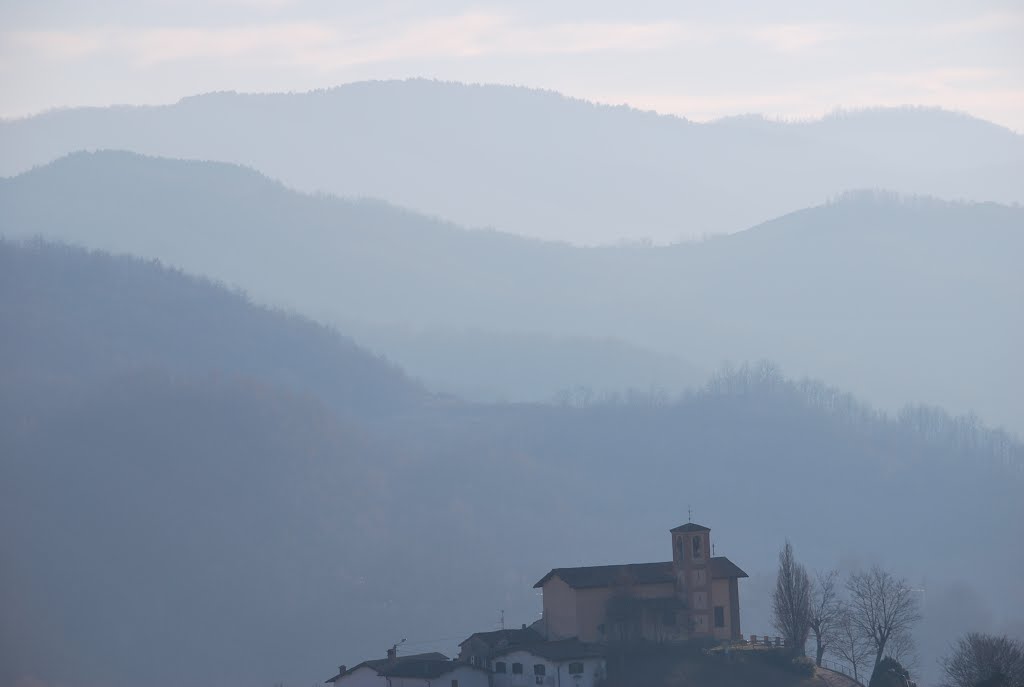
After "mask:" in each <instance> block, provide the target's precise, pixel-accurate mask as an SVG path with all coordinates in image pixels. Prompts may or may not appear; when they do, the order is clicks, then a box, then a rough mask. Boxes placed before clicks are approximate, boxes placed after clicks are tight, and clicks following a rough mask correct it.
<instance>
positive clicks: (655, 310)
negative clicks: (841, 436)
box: [0, 153, 1024, 432]
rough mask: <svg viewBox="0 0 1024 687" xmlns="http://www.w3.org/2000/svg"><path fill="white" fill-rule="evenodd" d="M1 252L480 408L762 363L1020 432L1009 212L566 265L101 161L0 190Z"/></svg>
mask: <svg viewBox="0 0 1024 687" xmlns="http://www.w3.org/2000/svg"><path fill="white" fill-rule="evenodd" d="M0 232H3V233H4V234H6V235H8V236H35V235H39V236H44V237H48V238H54V239H59V240H64V241H71V242H75V243H79V244H83V245H86V246H90V247H96V248H102V249H106V250H114V251H119V252H129V253H132V254H135V255H139V256H143V257H147V258H158V259H160V260H162V261H165V262H167V263H168V264H172V265H176V266H180V267H182V268H184V269H187V270H190V271H194V272H197V273H200V274H205V275H209V276H211V277H213V278H216V279H218V280H221V281H223V282H225V283H227V284H230V285H234V286H239V287H242V288H244V289H246V291H248V292H249V293H250V294H252V295H253V296H254V297H255V298H257V299H258V300H260V301H263V302H269V303H273V304H275V305H278V306H284V307H288V308H291V309H296V310H298V311H300V312H302V313H304V314H308V315H311V316H313V317H315V318H317V319H319V320H320V321H324V322H329V323H333V324H337V325H341V326H343V327H344V328H345V329H346V330H352V331H360V332H363V333H364V334H365V335H366V337H367V339H368V340H372V341H373V342H374V344H375V345H376V346H378V347H379V348H380V350H382V351H384V352H385V353H387V354H388V355H390V356H391V357H393V358H394V359H395V360H396V361H397V362H399V363H401V364H403V365H406V366H407V367H408V368H409V370H410V372H411V373H412V374H414V375H416V376H419V377H423V378H426V379H429V380H430V381H431V383H432V384H434V385H435V388H438V389H443V390H447V391H457V392H459V393H468V394H473V393H475V392H477V391H480V387H481V386H482V387H485V389H484V391H483V392H481V393H480V394H479V395H478V396H477V397H478V398H489V399H493V398H509V399H513V400H516V399H525V400H535V399H544V398H551V397H553V396H555V394H556V393H557V392H558V391H559V390H561V389H565V388H574V387H576V386H589V387H591V389H592V390H596V391H597V392H599V393H598V395H600V394H601V393H605V392H610V391H621V390H623V389H624V388H629V387H632V388H640V389H650V388H651V387H654V386H660V387H662V388H664V389H666V390H668V391H670V392H673V391H678V390H679V389H681V388H684V387H686V386H689V385H692V384H693V383H694V382H695V381H699V379H700V376H699V373H697V372H696V371H694V367H696V368H697V369H700V368H703V369H704V370H709V369H714V368H715V367H717V366H718V365H719V364H721V363H722V362H723V361H728V360H748V359H759V358H763V357H767V358H770V359H773V360H776V361H778V362H779V363H781V364H782V365H783V366H784V367H785V368H786V369H787V370H789V371H790V372H791V373H792V374H796V375H809V376H813V377H818V378H824V379H828V380H830V381H832V382H834V383H837V384H839V385H841V386H844V387H846V388H849V389H851V390H853V391H855V392H857V393H858V394H860V395H863V396H864V397H866V398H867V399H869V400H871V401H872V402H875V403H878V404H881V405H883V406H884V407H886V408H890V409H896V408H898V407H900V406H901V405H902V404H904V403H907V402H926V403H935V404H940V405H943V406H945V407H947V408H949V409H951V410H953V411H954V412H958V413H967V412H975V413H977V414H978V415H980V416H981V417H982V418H983V419H984V420H986V421H988V422H991V423H995V424H1002V425H1005V426H1007V427H1009V428H1011V429H1013V430H1015V431H1017V432H1020V431H1022V430H1024V417H1022V416H1021V414H1020V410H1021V409H1020V406H1019V404H1018V403H1017V402H1016V396H1017V392H1018V390H1019V389H1020V388H1021V386H1022V385H1024V378H1022V377H1021V375H1022V374H1024V371H1022V369H1021V366H1020V365H1018V364H1017V358H1018V353H1017V352H1018V351H1019V350H1021V349H1022V348H1024V322H1022V321H1021V318H1019V317H1017V311H1018V309H1019V308H1018V304H1019V301H1020V298H1021V294H1024V276H1022V272H1021V270H1019V269H1018V265H1017V261H1016V258H1015V256H1017V255H1020V254H1021V253H1022V252H1024V210H1022V209H1021V208H1019V207H1010V206H1002V205H995V204H974V203H947V202H943V201H937V200H934V199H927V198H924V199H918V198H904V197H902V196H895V195H892V194H883V193H874V192H868V193H860V194H847V195H844V196H841V197H839V198H838V199H837V200H835V201H834V202H831V203H828V204H825V205H821V206H817V207H813V208H809V209H806V210H802V211H800V212H796V213H792V214H789V215H786V216H783V217H780V218H778V219H775V220H772V221H771V222H768V223H765V224H762V225H759V226H757V227H754V228H753V229H750V230H747V231H744V232H739V233H737V234H735V235H731V236H727V237H720V238H716V239H712V240H708V241H704V242H701V243H696V244H680V245H674V246H667V247H652V246H643V245H627V246H617V247H603V248H577V247H572V246H569V245H565V244H556V243H547V242H540V241H533V240H528V239H523V238H519V237H514V236H511V235H508V234H502V233H498V232H490V231H467V230H464V229H461V228H459V227H457V226H455V225H451V224H447V223H444V222H440V221H437V220H432V219H427V218H423V217H421V216H419V215H415V214H412V213H409V212H406V211H403V210H399V209H396V208H394V207H391V206H387V205H383V204H380V203H376V202H370V201H361V202H352V201H346V200H341V199H338V198H333V197H328V196H307V195H303V194H299V193H296V192H293V191H290V190H288V189H286V188H284V187H283V186H281V185H279V184H277V183H275V182H272V181H270V180H268V179H266V178H265V177H262V176H260V175H259V174H257V173H255V172H252V171H250V170H246V169H242V168H238V167H234V166H229V165H222V164H215V163H200V162H181V161H171V160H162V159H152V158H143V157H139V156H135V155H131V154H126V153H96V154H79V155H74V156H71V157H68V158H65V159H62V160H60V161H58V162H56V163H54V164H52V165H49V166H46V167H43V168H40V169H37V170H34V171H32V172H29V173H26V174H24V175H22V176H19V177H16V178H13V179H9V180H4V181H2V182H0ZM541 333H542V336H541V335H540V334H541ZM608 339H611V340H612V341H613V342H619V343H620V344H622V345H618V344H616V345H618V348H617V349H615V348H612V349H609V347H608V346H607V345H605V344H603V343H602V342H603V341H606V340H608ZM517 341H521V345H519V344H518V343H517ZM460 349H461V350H477V351H480V353H479V354H478V355H460V356H453V355H452V353H451V351H453V350H460ZM538 350H539V351H541V353H537V351H538ZM613 353H614V355H612V354H613ZM680 359H682V360H685V361H688V362H689V365H687V364H684V363H683V362H680ZM587 361H593V362H587ZM623 361H626V362H627V363H628V364H623ZM499 363H500V364H499ZM611 363H614V365H612V364H611ZM609 368H614V369H615V370H619V371H620V372H618V373H616V374H610V373H609ZM674 370H675V371H674ZM936 370H942V373H941V374H936ZM566 371H575V372H574V374H571V375H570V374H566ZM531 379H533V380H537V382H536V383H535V384H534V385H533V386H530V387H529V388H524V387H526V384H525V382H526V381H527V380H531ZM577 380H578V381H577ZM545 381H548V382H550V383H548V384H547V385H545Z"/></svg>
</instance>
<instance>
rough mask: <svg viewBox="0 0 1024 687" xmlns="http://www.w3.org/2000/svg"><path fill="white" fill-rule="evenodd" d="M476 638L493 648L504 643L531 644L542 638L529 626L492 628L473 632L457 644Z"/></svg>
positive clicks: (460, 644)
mask: <svg viewBox="0 0 1024 687" xmlns="http://www.w3.org/2000/svg"><path fill="white" fill-rule="evenodd" d="M474 639H475V640H478V641H480V642H483V643H484V644H486V645H487V647H488V648H490V649H494V648H495V647H497V646H499V645H501V644H503V643H504V644H505V645H510V644H531V643H534V642H540V641H543V640H544V638H543V637H542V636H541V634H540V633H539V632H537V631H536V630H534V629H533V628H530V627H524V628H521V629H519V628H516V629H512V628H510V629H507V630H493V631H491V632H474V633H473V634H471V635H470V636H469V637H466V638H465V639H464V640H462V641H461V642H459V646H462V645H463V644H467V643H469V642H471V641H473V640H474Z"/></svg>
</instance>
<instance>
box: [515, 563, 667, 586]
mask: <svg viewBox="0 0 1024 687" xmlns="http://www.w3.org/2000/svg"><path fill="white" fill-rule="evenodd" d="M555 576H558V577H559V578H560V579H561V580H562V581H563V582H565V583H566V584H567V585H569V586H570V587H572V588H573V589H593V588H595V587H610V586H611V585H613V584H616V583H623V584H626V583H630V584H659V583H662V582H673V581H675V579H676V578H675V575H674V574H673V573H672V561H669V562H668V563H627V564H625V565H591V566H587V567H582V568H555V569H553V570H552V571H551V572H549V573H548V574H547V575H545V576H544V577H543V578H541V579H540V581H538V582H537V584H535V585H533V586H534V588H538V587H543V586H544V583H545V582H547V581H548V580H550V579H551V578H552V577H555Z"/></svg>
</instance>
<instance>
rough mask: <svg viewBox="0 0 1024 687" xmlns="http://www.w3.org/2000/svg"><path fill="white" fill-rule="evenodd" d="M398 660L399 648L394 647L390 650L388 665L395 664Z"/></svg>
mask: <svg viewBox="0 0 1024 687" xmlns="http://www.w3.org/2000/svg"><path fill="white" fill-rule="evenodd" d="M397 660H398V647H396V646H393V647H391V648H390V649H388V663H394V662H395V661H397Z"/></svg>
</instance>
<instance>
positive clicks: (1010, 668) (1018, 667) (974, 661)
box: [942, 632, 1024, 687]
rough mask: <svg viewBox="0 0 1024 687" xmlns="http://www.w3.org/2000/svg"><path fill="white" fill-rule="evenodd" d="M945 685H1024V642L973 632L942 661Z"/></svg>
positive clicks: (1010, 686)
mask: <svg viewBox="0 0 1024 687" xmlns="http://www.w3.org/2000/svg"><path fill="white" fill-rule="evenodd" d="M942 670H943V671H944V672H945V673H946V680H945V682H944V683H943V685H944V687H1024V642H1020V641H1018V640H1015V639H1010V638H1009V637H997V636H994V635H986V634H979V633H976V632H972V633H970V634H968V635H966V636H965V637H961V638H960V641H959V642H957V644H956V646H955V647H953V652H952V653H951V654H950V655H949V656H946V657H945V658H944V659H943V660H942Z"/></svg>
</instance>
